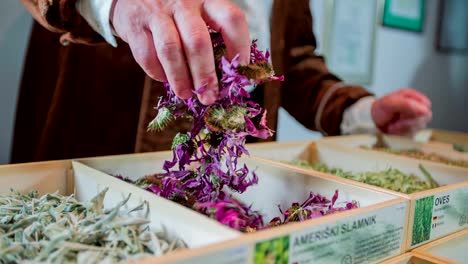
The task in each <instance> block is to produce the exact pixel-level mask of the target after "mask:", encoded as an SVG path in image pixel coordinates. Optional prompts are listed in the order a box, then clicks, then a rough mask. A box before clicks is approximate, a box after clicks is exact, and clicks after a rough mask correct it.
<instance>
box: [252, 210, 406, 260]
mask: <svg viewBox="0 0 468 264" xmlns="http://www.w3.org/2000/svg"><path fill="white" fill-rule="evenodd" d="M406 207H407V204H406V203H401V204H396V205H393V206H389V207H385V208H381V209H377V210H374V211H371V212H368V213H365V214H359V215H354V216H350V217H347V218H345V219H340V220H338V221H333V222H329V223H324V224H321V225H316V226H313V227H310V228H306V229H304V230H301V231H298V232H295V233H292V234H290V235H289V236H285V237H280V238H276V239H273V240H268V241H263V242H260V243H257V245H256V247H255V263H256V264H257V263H258V264H260V263H261V264H263V263H284V264H286V263H288V264H306V263H314V264H315V263H318V264H320V263H343V264H354V263H375V262H378V261H380V260H383V259H385V258H388V257H392V256H396V255H398V254H400V253H401V252H402V244H403V238H404V234H403V231H404V225H405V213H406ZM286 246H289V248H286Z"/></svg>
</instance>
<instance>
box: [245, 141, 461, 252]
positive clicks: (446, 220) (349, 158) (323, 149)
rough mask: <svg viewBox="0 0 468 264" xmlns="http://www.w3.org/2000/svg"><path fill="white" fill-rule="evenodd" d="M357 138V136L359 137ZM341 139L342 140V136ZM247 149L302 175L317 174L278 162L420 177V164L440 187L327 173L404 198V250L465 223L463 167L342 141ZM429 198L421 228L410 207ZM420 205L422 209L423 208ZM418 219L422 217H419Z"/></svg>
mask: <svg viewBox="0 0 468 264" xmlns="http://www.w3.org/2000/svg"><path fill="white" fill-rule="evenodd" d="M358 138H361V139H362V137H358ZM349 139H352V138H349ZM340 140H342V141H344V139H340ZM248 150H249V152H250V154H251V155H252V157H254V158H256V159H262V160H265V161H270V162H272V163H275V164H278V165H281V166H285V167H288V168H290V169H293V170H296V171H300V172H303V173H307V172H308V171H309V172H312V173H313V174H317V172H314V171H313V170H309V169H303V168H300V167H296V166H292V165H289V164H286V163H284V162H283V161H285V162H287V161H289V160H293V159H301V160H306V161H308V162H311V163H315V162H323V163H325V164H327V165H328V166H330V167H336V168H342V169H344V170H346V171H353V172H362V171H380V170H385V169H388V168H396V169H399V170H401V171H403V172H405V173H411V174H414V175H416V176H418V177H420V178H421V179H424V176H423V174H422V173H421V171H420V169H419V164H423V165H424V167H425V168H426V169H427V170H428V171H429V172H430V173H431V174H432V176H433V178H434V179H435V180H436V181H437V182H438V183H439V184H441V185H444V186H442V187H439V188H435V189H432V190H428V191H424V192H418V193H413V194H410V195H408V194H404V193H398V192H394V191H390V190H386V189H383V188H380V187H376V186H372V185H368V184H364V183H360V182H357V181H353V180H348V179H344V178H341V177H338V176H334V175H328V174H327V175H328V177H329V178H330V179H335V180H337V181H341V182H344V183H347V184H353V185H357V186H361V187H364V188H369V189H372V190H378V191H381V192H386V193H390V194H393V195H398V196H400V197H404V198H405V199H408V200H409V201H410V214H409V219H408V226H409V227H410V228H409V230H408V236H407V239H406V246H405V249H406V250H409V249H411V248H414V247H417V246H419V245H422V244H424V243H427V242H430V241H432V240H434V239H437V238H440V237H442V236H445V235H448V234H450V233H453V232H457V231H459V230H461V229H463V228H464V227H467V226H468V223H464V224H462V225H459V222H460V221H459V220H460V218H462V217H464V216H465V215H466V214H468V203H466V202H464V201H466V199H468V171H467V170H465V169H463V168H458V167H453V166H445V165H442V164H438V163H433V162H418V161H415V160H414V159H409V158H406V157H401V156H397V155H389V154H385V153H380V152H375V151H367V150H361V149H358V148H349V147H347V146H346V145H340V144H333V143H330V141H329V140H318V141H315V142H294V143H261V144H252V145H249V146H248ZM447 197H448V199H447ZM430 200H432V201H433V205H432V206H430V208H428V209H426V211H428V212H427V215H425V218H424V220H425V221H424V227H423V228H421V226H420V225H421V224H420V223H418V221H416V224H415V221H414V219H415V217H416V216H417V214H415V211H416V210H421V209H417V208H421V206H422V205H425V204H426V203H428V202H429V201H430ZM424 208H427V206H426V207H424ZM453 210H455V213H452V211H453ZM427 218H429V219H427ZM418 219H421V217H419V218H418Z"/></svg>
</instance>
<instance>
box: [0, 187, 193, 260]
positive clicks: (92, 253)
mask: <svg viewBox="0 0 468 264" xmlns="http://www.w3.org/2000/svg"><path fill="white" fill-rule="evenodd" d="M106 192H107V189H105V190H103V191H102V192H101V193H99V194H98V195H97V196H96V197H94V198H93V199H91V200H90V201H89V202H85V203H83V202H78V201H77V200H76V199H75V197H74V196H73V195H71V196H62V195H59V194H58V193H53V194H46V195H44V196H42V197H39V195H38V192H37V191H32V192H30V193H28V194H22V193H20V192H17V191H13V190H11V192H10V193H9V194H7V195H2V196H0V263H19V262H21V263H27V262H31V263H37V262H47V263H114V262H120V261H124V260H131V259H136V258H141V257H146V256H154V255H162V254H165V253H167V252H169V251H173V250H176V249H179V248H185V247H186V246H185V244H184V243H183V242H182V241H169V240H167V238H165V234H164V233H153V232H151V231H150V230H149V228H148V227H147V224H148V223H149V221H148V220H147V219H146V218H137V217H133V216H130V213H133V212H136V211H140V210H145V209H146V210H148V206H147V203H146V202H145V203H143V204H141V205H139V206H137V207H135V208H131V209H129V210H126V209H125V208H124V206H125V205H126V203H127V201H128V200H129V198H130V196H128V197H127V198H126V199H124V200H123V201H121V202H120V203H119V204H118V205H116V206H115V207H114V208H110V209H104V207H103V202H104V197H105V194H106Z"/></svg>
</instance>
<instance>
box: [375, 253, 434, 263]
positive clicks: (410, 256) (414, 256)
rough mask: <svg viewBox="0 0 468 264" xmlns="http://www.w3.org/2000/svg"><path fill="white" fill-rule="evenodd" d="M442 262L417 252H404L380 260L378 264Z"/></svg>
mask: <svg viewBox="0 0 468 264" xmlns="http://www.w3.org/2000/svg"><path fill="white" fill-rule="evenodd" d="M439 263H443V262H440V261H438V260H435V259H432V258H430V257H427V256H424V255H420V254H418V253H406V254H403V255H401V256H398V257H395V258H392V259H389V260H387V261H384V262H381V263H380V264H439Z"/></svg>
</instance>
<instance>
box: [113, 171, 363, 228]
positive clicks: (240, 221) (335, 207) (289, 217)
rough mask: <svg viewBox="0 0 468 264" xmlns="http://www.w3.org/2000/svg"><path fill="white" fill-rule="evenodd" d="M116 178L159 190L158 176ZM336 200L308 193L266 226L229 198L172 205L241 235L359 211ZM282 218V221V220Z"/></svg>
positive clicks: (335, 197) (335, 194) (335, 198)
mask: <svg viewBox="0 0 468 264" xmlns="http://www.w3.org/2000/svg"><path fill="white" fill-rule="evenodd" d="M117 177H118V178H120V179H122V180H125V181H126V182H129V183H132V184H135V185H137V186H138V187H140V188H142V189H145V190H147V191H150V192H153V193H154V191H153V190H154V188H158V189H159V188H160V183H159V182H158V181H157V176H155V175H152V176H146V177H144V178H141V179H139V180H137V181H131V180H129V179H127V178H123V177H121V176H117ZM338 196H339V192H338V190H336V191H335V193H334V195H333V197H332V198H331V199H327V198H326V197H324V196H322V195H320V194H316V193H313V192H311V193H310V194H309V197H308V198H307V199H306V200H305V201H304V202H303V203H301V204H299V203H292V205H291V207H290V208H288V209H287V210H284V211H283V210H282V209H281V208H280V207H279V206H278V208H279V212H280V213H281V216H280V217H275V218H273V219H271V220H270V221H269V223H268V224H266V225H265V224H264V221H263V216H262V215H260V214H259V212H256V211H253V210H251V209H250V207H248V206H246V205H244V204H243V203H242V202H240V201H238V200H236V199H234V198H232V197H230V198H229V199H224V200H217V201H212V202H204V203H197V202H196V201H195V199H193V198H192V199H188V200H177V199H175V200H174V201H175V202H178V203H180V204H182V205H184V206H186V207H188V208H192V209H194V210H196V211H198V212H201V213H203V214H205V215H207V216H209V217H211V218H213V219H216V220H217V221H218V222H220V223H221V224H224V225H227V226H229V227H231V228H234V229H237V230H239V231H243V232H253V231H256V230H261V229H266V228H270V227H274V226H279V225H283V224H288V223H292V222H302V221H305V220H309V219H315V218H320V217H322V216H325V215H329V214H333V213H337V212H341V211H346V210H351V209H355V208H358V207H359V204H358V203H357V202H356V201H346V202H341V203H337V200H338ZM281 217H282V218H283V219H281Z"/></svg>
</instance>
